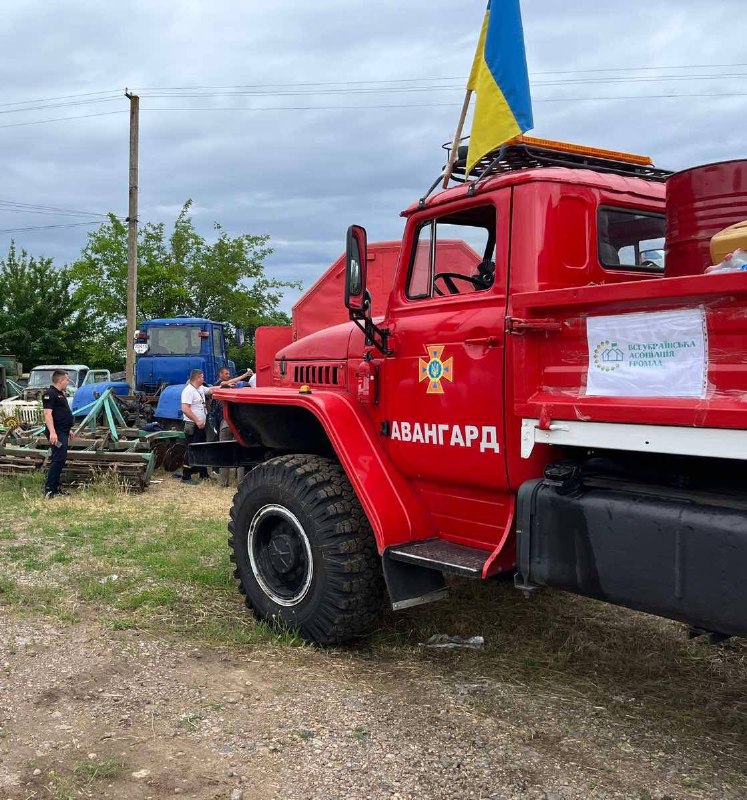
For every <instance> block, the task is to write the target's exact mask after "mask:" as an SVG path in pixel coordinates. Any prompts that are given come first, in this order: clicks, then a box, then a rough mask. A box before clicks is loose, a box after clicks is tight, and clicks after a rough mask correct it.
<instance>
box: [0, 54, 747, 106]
mask: <svg viewBox="0 0 747 800" xmlns="http://www.w3.org/2000/svg"><path fill="white" fill-rule="evenodd" d="M739 67H747V63H734V64H670V65H657V66H637V67H594V68H589V69H565V70H536V71H532V72H530V76H534V75H585V74H589V73H609V72H618V73H635V72H651V71H657V70H658V71H669V70H683V69H699V70H702V69H708V70H714V69H735V68H739ZM635 77H636V76H634V75H633V76H629V77H628V78H626V77H625V76H619V78H618V79H619V80H626V79H627V80H631V79H633V78H635ZM640 77H645V76H640ZM688 77H689V76H684V75H683V76H676V75H674V76H666V75H664V76H660V77H657V78H655V80H664V79H666V78H677V79H687V78H688ZM721 77H743V76H741V75H740V76H737V75H735V76H724V75H714V74H709V75H708V76H700V78H699V79H701V78H702V79H706V78H707V79H711V78H721ZM438 81H461V82H462V83H463V82H464V81H466V77H465V76H464V75H457V76H453V75H452V76H437V77H418V78H386V79H373V80H356V81H306V82H295V83H258V84H243V85H230V86H226V85H220V86H146V87H141V89H140V91H142V92H146V91H196V90H203V89H204V90H213V89H270V88H285V87H296V86H363V85H372V84H377V85H378V84H383V85H393V84H403V83H430V82H438ZM569 82H570V81H569ZM460 88H461V87H460ZM121 94H122V89H121V88H116V89H103V90H99V91H96V92H78V93H75V94H63V95H57V96H55V97H40V98H34V99H31V100H14V101H10V102H5V103H0V108H10V107H11V106H29V105H33V104H37V103H55V102H58V101H62V100H77V99H79V98H85V97H91V98H95V97H101V96H102V95H111V99H118V98H119V97H120V96H121ZM48 107H49V106H48Z"/></svg>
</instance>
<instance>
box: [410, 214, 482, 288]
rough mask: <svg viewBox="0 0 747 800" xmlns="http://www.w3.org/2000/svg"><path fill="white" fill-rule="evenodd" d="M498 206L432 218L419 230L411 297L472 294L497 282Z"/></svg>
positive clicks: (411, 274)
mask: <svg viewBox="0 0 747 800" xmlns="http://www.w3.org/2000/svg"><path fill="white" fill-rule="evenodd" d="M494 254H495V208H494V207H493V206H484V207H482V208H475V209H470V210H469V211H465V212H463V213H458V214H452V215H449V216H445V217H439V218H437V219H433V220H429V221H428V222H425V223H423V224H422V225H421V226H420V228H419V229H418V233H417V240H416V242H415V244H414V246H413V249H412V255H411V259H410V271H409V274H408V278H407V297H408V298H409V299H410V300H425V299H429V298H432V297H449V296H452V295H457V294H458V295H463V294H471V293H474V292H483V291H485V290H486V289H489V288H490V287H491V286H492V285H493V283H494V281H495V261H494Z"/></svg>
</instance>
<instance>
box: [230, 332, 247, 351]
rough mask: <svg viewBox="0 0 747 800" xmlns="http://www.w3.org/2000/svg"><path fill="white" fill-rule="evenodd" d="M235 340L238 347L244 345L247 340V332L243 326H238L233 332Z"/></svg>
mask: <svg viewBox="0 0 747 800" xmlns="http://www.w3.org/2000/svg"><path fill="white" fill-rule="evenodd" d="M233 340H234V342H235V344H236V347H243V346H244V342H246V334H245V333H244V329H243V328H236V330H235V331H234V334H233Z"/></svg>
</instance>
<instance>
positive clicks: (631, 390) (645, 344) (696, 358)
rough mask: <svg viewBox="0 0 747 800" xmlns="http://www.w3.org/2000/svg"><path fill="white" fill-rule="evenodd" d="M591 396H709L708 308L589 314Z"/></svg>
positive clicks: (587, 323) (587, 385) (587, 335)
mask: <svg viewBox="0 0 747 800" xmlns="http://www.w3.org/2000/svg"><path fill="white" fill-rule="evenodd" d="M586 338H587V342H588V346H589V372H588V377H587V380H586V394H587V395H589V396H592V397H705V391H706V383H707V377H708V360H707V352H708V349H707V338H706V322H705V312H704V310H703V309H702V308H688V309H684V310H682V311H652V312H645V313H641V314H618V315H616V316H609V317H589V318H588V319H587V320H586Z"/></svg>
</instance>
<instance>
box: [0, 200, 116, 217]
mask: <svg viewBox="0 0 747 800" xmlns="http://www.w3.org/2000/svg"><path fill="white" fill-rule="evenodd" d="M2 211H12V212H16V213H21V214H49V215H54V216H76V217H102V218H103V219H107V218H108V217H109V215H108V214H105V213H102V212H100V211H79V210H77V209H73V208H60V207H59V206H45V205H39V204H37V203H19V202H17V201H15V200H0V212H2Z"/></svg>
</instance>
